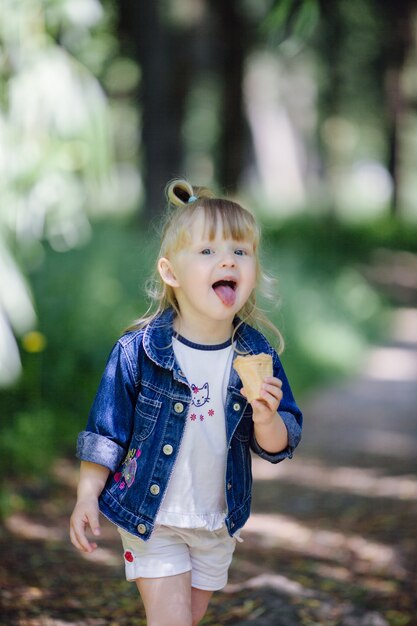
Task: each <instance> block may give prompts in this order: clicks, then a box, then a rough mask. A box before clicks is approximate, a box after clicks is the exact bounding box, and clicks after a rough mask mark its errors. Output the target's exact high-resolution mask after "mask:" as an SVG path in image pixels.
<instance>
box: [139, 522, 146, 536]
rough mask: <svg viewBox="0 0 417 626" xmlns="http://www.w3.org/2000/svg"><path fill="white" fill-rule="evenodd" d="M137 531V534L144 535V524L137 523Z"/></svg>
mask: <svg viewBox="0 0 417 626" xmlns="http://www.w3.org/2000/svg"><path fill="white" fill-rule="evenodd" d="M138 533H139V535H144V534H145V533H146V526H145V524H139V526H138Z"/></svg>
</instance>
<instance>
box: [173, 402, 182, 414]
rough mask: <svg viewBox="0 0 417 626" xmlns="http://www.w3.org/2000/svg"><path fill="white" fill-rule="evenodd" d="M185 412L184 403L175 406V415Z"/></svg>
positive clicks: (177, 403)
mask: <svg viewBox="0 0 417 626" xmlns="http://www.w3.org/2000/svg"><path fill="white" fill-rule="evenodd" d="M183 410H184V405H183V403H182V402H176V403H175V404H174V411H175V413H182V412H183Z"/></svg>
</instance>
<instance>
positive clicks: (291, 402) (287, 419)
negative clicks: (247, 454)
mask: <svg viewBox="0 0 417 626" xmlns="http://www.w3.org/2000/svg"><path fill="white" fill-rule="evenodd" d="M273 365H274V376H276V377H277V378H279V379H280V380H281V381H282V400H281V402H280V405H279V410H278V413H279V415H280V417H281V419H282V421H283V422H284V424H285V427H286V429H287V433H288V445H287V447H286V448H284V450H281V451H279V452H276V453H275V452H273V453H271V452H267V451H266V450H264V449H263V448H261V446H260V445H259V444H258V442H257V441H256V439H255V436H253V437H252V440H251V448H252V450H253V451H254V452H255V454H258V455H259V456H260V457H261V458H262V459H265V460H266V461H269V462H270V463H279V462H280V461H283V460H284V459H291V458H292V456H293V453H294V450H295V448H296V447H297V446H298V444H299V443H300V441H301V431H302V426H303V415H302V413H301V410H300V409H299V407H298V406H297V404H296V402H295V399H294V396H293V393H292V391H291V387H290V384H289V382H288V379H287V376H286V374H285V371H284V368H283V366H282V364H281V361H280V359H279V357H278V355H277V354H274V355H273Z"/></svg>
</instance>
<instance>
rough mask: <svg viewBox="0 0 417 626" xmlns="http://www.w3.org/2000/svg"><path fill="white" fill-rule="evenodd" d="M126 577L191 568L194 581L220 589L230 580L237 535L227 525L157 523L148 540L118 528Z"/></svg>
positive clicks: (168, 573) (200, 586)
mask: <svg viewBox="0 0 417 626" xmlns="http://www.w3.org/2000/svg"><path fill="white" fill-rule="evenodd" d="M118 531H119V533H120V536H121V538H122V543H123V549H124V562H125V571H126V579H127V580H135V579H136V578H162V577H164V576H175V575H176V574H184V573H185V572H189V571H191V585H192V586H193V587H196V588H197V589H205V590H207V591H217V590H219V589H223V587H224V586H225V585H226V583H227V575H228V570H229V567H230V563H231V561H232V556H233V552H234V549H235V545H236V539H235V538H234V537H230V535H229V533H228V532H227V528H226V526H223V527H222V528H220V529H219V530H214V531H208V530H206V529H204V528H176V527H174V526H157V527H156V528H155V530H154V531H153V533H152V535H151V538H150V539H148V541H143V540H142V539H139V538H138V537H135V535H132V534H131V533H128V532H126V531H125V530H123V529H122V528H118Z"/></svg>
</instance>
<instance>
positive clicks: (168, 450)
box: [162, 443, 174, 456]
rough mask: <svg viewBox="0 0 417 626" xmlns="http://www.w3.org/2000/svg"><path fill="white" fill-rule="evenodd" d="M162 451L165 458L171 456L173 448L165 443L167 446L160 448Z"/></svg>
mask: <svg viewBox="0 0 417 626" xmlns="http://www.w3.org/2000/svg"><path fill="white" fill-rule="evenodd" d="M162 451H163V453H164V454H166V455H167V456H169V455H170V454H172V453H173V451H174V448H173V447H172V446H171V445H170V444H169V443H167V444H166V445H165V446H164V447H163V448H162Z"/></svg>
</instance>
